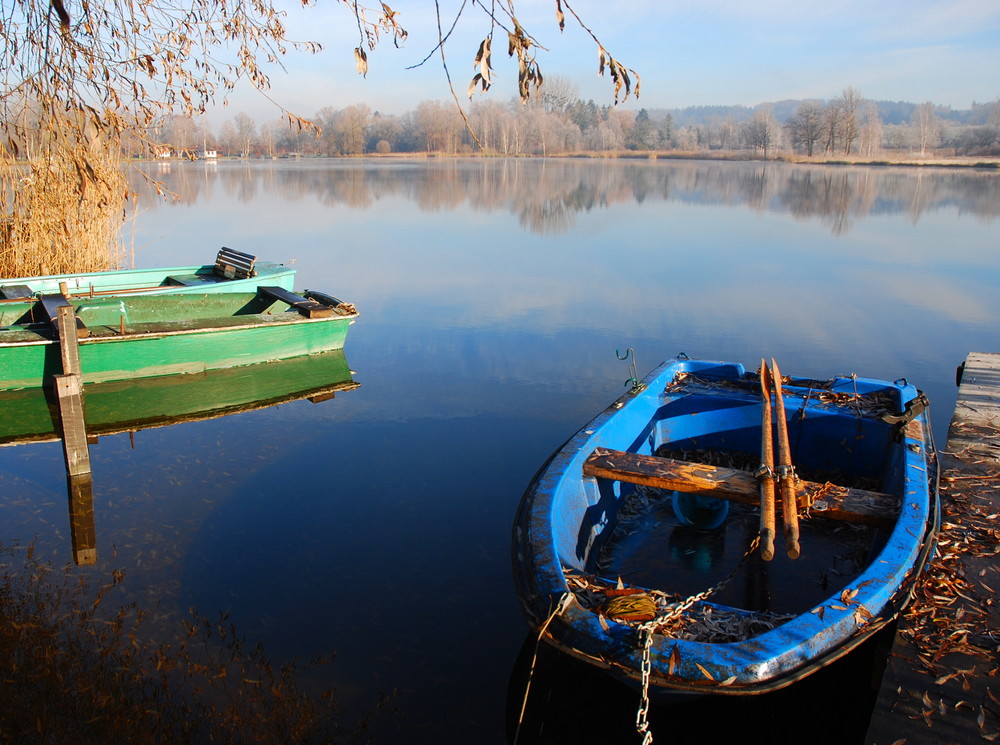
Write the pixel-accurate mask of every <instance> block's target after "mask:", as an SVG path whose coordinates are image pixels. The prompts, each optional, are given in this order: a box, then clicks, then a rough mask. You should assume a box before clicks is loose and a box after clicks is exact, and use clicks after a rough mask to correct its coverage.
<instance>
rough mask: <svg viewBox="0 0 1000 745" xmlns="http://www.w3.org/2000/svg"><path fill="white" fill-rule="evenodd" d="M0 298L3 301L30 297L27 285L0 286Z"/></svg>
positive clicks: (29, 289)
mask: <svg viewBox="0 0 1000 745" xmlns="http://www.w3.org/2000/svg"><path fill="white" fill-rule="evenodd" d="M0 296H2V297H3V299H4V300H22V299H24V298H30V297H31V288H30V287H28V285H0Z"/></svg>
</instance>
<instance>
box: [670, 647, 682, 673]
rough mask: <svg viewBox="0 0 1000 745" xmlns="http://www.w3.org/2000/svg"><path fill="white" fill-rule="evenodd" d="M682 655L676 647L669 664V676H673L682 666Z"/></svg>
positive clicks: (671, 653)
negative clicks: (680, 665)
mask: <svg viewBox="0 0 1000 745" xmlns="http://www.w3.org/2000/svg"><path fill="white" fill-rule="evenodd" d="M680 661H681V653H680V652H678V651H677V646H676V645H675V646H674V648H673V650H672V651H671V652H670V662H669V663H668V664H667V675H673V674H674V670H676V669H677V665H678V664H680Z"/></svg>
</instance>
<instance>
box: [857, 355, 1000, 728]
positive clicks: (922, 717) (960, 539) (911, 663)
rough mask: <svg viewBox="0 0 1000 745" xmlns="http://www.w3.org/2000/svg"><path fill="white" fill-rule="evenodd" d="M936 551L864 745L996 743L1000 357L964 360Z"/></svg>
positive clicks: (901, 628) (900, 634) (945, 459)
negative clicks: (892, 744)
mask: <svg viewBox="0 0 1000 745" xmlns="http://www.w3.org/2000/svg"><path fill="white" fill-rule="evenodd" d="M940 456H941V466H942V473H941V512H942V517H941V530H940V532H939V533H938V546H937V551H936V553H935V555H934V557H933V558H932V560H931V562H930V564H929V566H928V567H927V569H925V570H924V573H923V575H921V577H920V579H919V580H918V582H917V586H916V588H915V597H914V601H913V603H912V605H911V606H910V607H909V608H908V609H907V611H906V612H905V613H904V615H903V617H902V618H901V619H900V620H899V623H898V625H897V633H896V637H895V640H894V642H893V645H892V650H891V652H890V654H889V655H888V660H887V666H886V670H885V674H884V676H883V678H882V685H881V687H880V689H879V692H878V697H877V699H876V701H875V706H874V708H873V711H872V718H871V722H870V723H869V726H868V734H867V736H866V738H865V743H866V745H888V744H889V743H894V742H902V741H904V740H905V741H906V743H907V745H939V744H940V743H972V742H984V743H985V742H997V741H1000V740H998V738H1000V716H998V712H1000V709H998V707H997V706H996V704H995V701H996V698H997V691H998V688H997V684H996V681H997V675H998V674H1000V665H998V660H1000V641H998V638H997V633H996V630H997V629H998V628H1000V603H998V602H996V591H997V589H998V588H1000V541H998V538H1000V532H998V530H997V519H996V515H997V513H998V512H1000V354H986V353H979V352H974V353H971V354H969V355H968V357H967V358H966V360H965V365H964V372H963V374H962V377H961V380H960V387H959V390H958V398H957V402H956V405H955V412H954V414H953V416H952V419H951V424H950V426H949V428H948V442H947V445H946V446H945V448H944V450H943V451H941V452H940Z"/></svg>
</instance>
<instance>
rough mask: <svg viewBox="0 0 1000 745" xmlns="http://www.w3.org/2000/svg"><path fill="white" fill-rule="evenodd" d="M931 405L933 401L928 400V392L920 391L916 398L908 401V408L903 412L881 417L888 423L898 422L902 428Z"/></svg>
mask: <svg viewBox="0 0 1000 745" xmlns="http://www.w3.org/2000/svg"><path fill="white" fill-rule="evenodd" d="M930 405H931V402H930V400H928V398H927V394H925V393H918V394H917V397H916V398H911V399H910V400H909V401H907V402H906V409H905V410H904V411H903V413H902V414H889V413H886V414H883V415H882V416H881V417H879V418H880V419H881V420H882V421H883V422H886V423H887V424H896V425H899V427H901V428H902V427H905V426H906V425H907V424H909V423H910V422H912V421H913V420H914V419H916V418H917V417H918V416H920V415H921V414H923V413H924V411H925V410H926V409H927V407H928V406H930Z"/></svg>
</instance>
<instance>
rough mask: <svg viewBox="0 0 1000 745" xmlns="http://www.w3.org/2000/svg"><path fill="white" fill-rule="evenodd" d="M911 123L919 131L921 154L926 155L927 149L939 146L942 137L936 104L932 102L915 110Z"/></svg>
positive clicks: (918, 141)
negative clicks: (935, 108)
mask: <svg viewBox="0 0 1000 745" xmlns="http://www.w3.org/2000/svg"><path fill="white" fill-rule="evenodd" d="M910 122H911V123H912V124H913V125H914V127H916V130H917V146H918V147H919V148H920V154H921V155H926V154H927V148H928V147H933V146H934V145H936V144H937V141H938V138H939V137H940V126H939V124H938V120H937V116H935V114H934V104H932V103H931V102H930V101H927V102H926V103H922V104H920V105H919V106H917V108H916V109H914V110H913V115H912V116H911V117H910Z"/></svg>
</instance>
